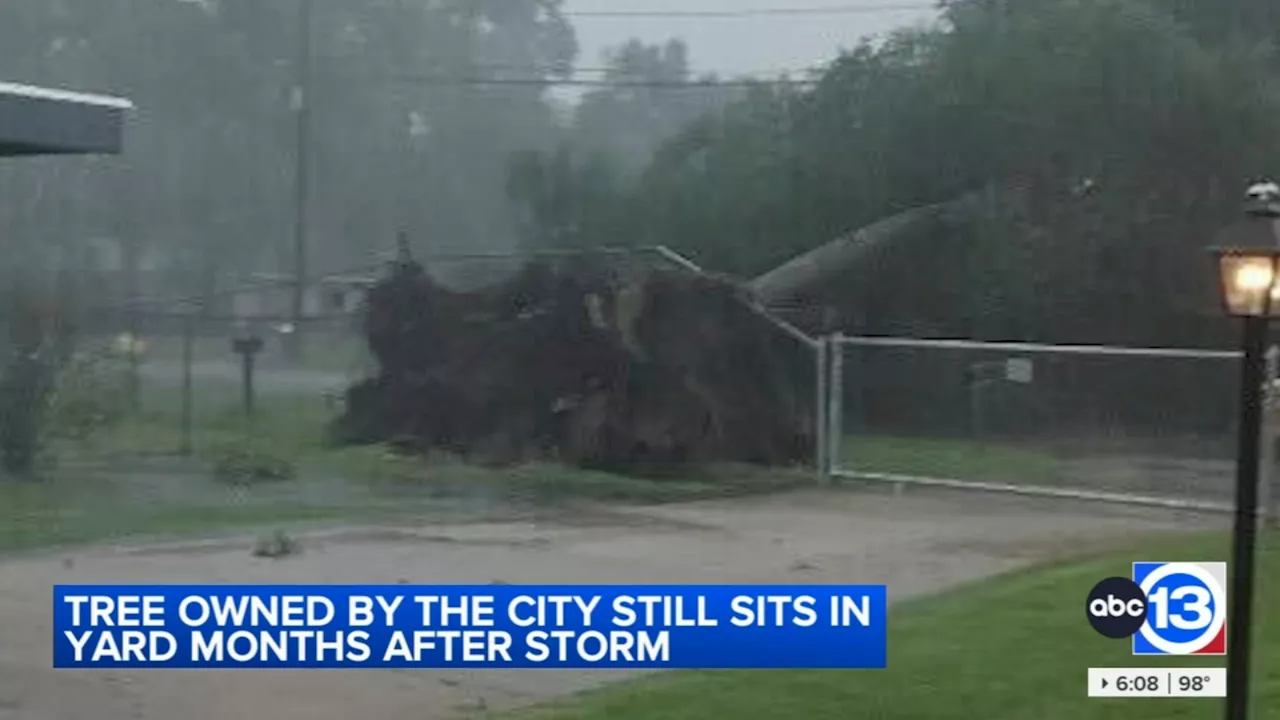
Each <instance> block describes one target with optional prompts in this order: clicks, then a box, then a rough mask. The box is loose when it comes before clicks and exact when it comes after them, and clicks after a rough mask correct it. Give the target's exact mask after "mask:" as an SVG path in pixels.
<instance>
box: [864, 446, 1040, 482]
mask: <svg viewBox="0 0 1280 720" xmlns="http://www.w3.org/2000/svg"><path fill="white" fill-rule="evenodd" d="M840 453H841V456H840V462H841V466H842V467H844V468H848V469H853V470H861V471H865V472H875V473H896V474H907V475H923V476H926V477H937V478H955V479H958V480H979V481H986V482H1005V483H1025V484H1040V485H1045V484H1053V483H1054V482H1055V481H1056V480H1057V478H1058V477H1059V471H1060V463H1059V461H1058V460H1057V459H1056V458H1054V457H1053V456H1052V455H1050V454H1049V453H1047V452H1044V451H1041V450H1035V449H1029V448H1027V447H1019V446H1013V445H1008V444H1002V443H998V442H990V443H977V442H974V441H971V440H938V439H931V438H902V437H891V436H884V435H867V436H850V437H846V438H845V439H844V443H843V445H842V446H841V448H840Z"/></svg>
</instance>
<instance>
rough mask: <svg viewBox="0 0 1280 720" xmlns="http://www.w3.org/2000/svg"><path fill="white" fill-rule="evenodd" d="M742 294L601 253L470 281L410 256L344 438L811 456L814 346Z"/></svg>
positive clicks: (373, 325)
mask: <svg viewBox="0 0 1280 720" xmlns="http://www.w3.org/2000/svg"><path fill="white" fill-rule="evenodd" d="M742 292H743V291H742V290H741V288H740V287H739V286H738V285H737V284H736V283H734V282H732V281H730V280H727V279H723V278H718V277H712V276H708V275H704V274H700V273H693V272H687V271H683V270H668V269H663V268H653V267H646V268H634V267H630V268H621V269H620V268H618V267H616V266H614V265H611V264H610V263H609V262H608V261H606V260H603V259H600V258H593V257H591V256H584V257H576V258H572V259H568V260H544V259H535V260H531V261H529V262H528V263H526V264H525V265H524V266H523V268H522V269H521V270H520V271H519V272H518V273H517V274H515V275H514V276H512V277H511V278H510V279H508V280H506V281H504V282H501V283H498V284H495V285H491V286H488V287H484V288H482V289H480V290H476V291H470V292H457V291H454V290H450V289H447V288H445V287H443V286H442V285H441V284H439V283H437V282H436V281H435V280H434V279H433V278H432V277H431V276H430V275H429V274H428V273H427V272H426V270H425V269H424V268H423V267H422V266H421V265H420V264H418V263H417V262H414V261H413V260H411V259H408V258H402V259H401V260H400V261H399V262H397V263H396V264H395V265H394V266H393V268H392V270H391V271H390V273H389V274H388V275H387V276H386V277H384V278H383V279H382V280H381V281H380V282H378V283H377V284H376V285H375V286H374V287H373V288H371V290H370V292H369V294H368V296H367V300H366V307H365V315H364V334H365V337H366V339H367V342H368V345H369V349H370V351H371V354H372V355H373V357H374V359H375V360H376V361H377V367H378V372H377V374H376V375H375V376H374V377H372V378H371V379H368V380H366V381H363V382H361V383H359V384H357V385H355V386H353V387H351V388H350V389H349V390H348V391H347V395H346V403H345V410H344V414H343V415H342V417H340V418H339V419H338V421H337V422H336V423H335V425H334V427H333V428H332V430H333V434H334V439H335V440H336V441H337V442H339V443H344V444H374V443H394V444H395V445H396V446H398V447H400V448H402V449H405V448H407V449H409V450H411V451H416V452H421V453H424V454H425V453H429V452H432V451H442V452H448V453H451V454H456V455H460V456H462V457H464V458H468V459H471V460H473V461H481V462H487V463H510V462H522V461H529V460H535V459H555V460H558V461H561V462H564V463H567V464H572V465H577V466H581V467H588V468H594V469H602V470H608V471H612V472H625V473H630V474H652V473H655V472H662V471H664V470H671V469H678V468H684V467H686V466H688V465H689V464H691V463H701V462H710V461H730V462H744V463H753V464H764V465H791V464H795V463H798V462H801V461H804V460H806V459H807V458H809V457H810V454H811V451H812V446H813V422H812V419H811V418H812V417H813V412H812V407H813V395H814V392H813V382H814V374H815V373H814V361H813V355H812V350H811V349H810V348H809V347H807V346H806V345H804V344H802V343H800V342H798V341H797V340H796V339H794V338H792V337H790V336H788V335H786V334H785V333H783V332H782V331H780V330H779V329H778V328H777V327H776V326H775V325H774V324H773V323H771V322H770V321H769V320H768V319H766V318H764V317H762V316H761V315H760V314H758V313H757V312H755V311H754V310H753V309H752V308H751V307H750V306H749V305H748V304H747V302H746V301H745V298H744V296H743V295H742Z"/></svg>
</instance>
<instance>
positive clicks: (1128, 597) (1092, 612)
mask: <svg viewBox="0 0 1280 720" xmlns="http://www.w3.org/2000/svg"><path fill="white" fill-rule="evenodd" d="M1087 609H1088V613H1089V624H1091V625H1093V629H1094V630H1097V631H1098V633H1099V634H1100V635H1103V636H1104V637H1109V638H1111V639H1113V640H1119V639H1121V638H1127V637H1130V636H1132V635H1133V634H1134V633H1136V632H1138V630H1139V629H1141V628H1142V625H1143V623H1145V622H1146V621H1147V595H1146V593H1144V592H1142V588H1141V587H1138V583H1136V582H1134V581H1132V580H1130V579H1129V578H1124V577H1109V578H1107V579H1106V580H1103V581H1102V582H1100V583H1098V584H1097V585H1094V586H1093V590H1091V591H1090V592H1089V604H1088V607H1087Z"/></svg>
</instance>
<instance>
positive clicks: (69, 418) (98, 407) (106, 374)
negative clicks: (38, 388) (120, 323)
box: [43, 355, 129, 440]
mask: <svg viewBox="0 0 1280 720" xmlns="http://www.w3.org/2000/svg"><path fill="white" fill-rule="evenodd" d="M128 373H129V367H128V365H127V364H126V363H122V362H121V361H120V360H119V359H118V358H114V357H111V356H105V355H76V356H73V357H72V358H71V359H70V360H69V361H68V362H67V364H66V365H65V366H64V367H63V368H62V370H61V371H60V372H59V373H58V376H57V379H56V380H55V382H54V386H53V388H52V391H51V392H50V393H49V397H48V398H47V399H46V408H45V417H44V422H43V425H44V431H45V433H46V434H47V435H48V436H49V437H51V438H58V439H68V440H85V439H87V438H89V437H90V436H91V435H92V434H93V433H95V432H97V431H99V430H102V429H104V428H108V427H111V426H113V425H116V424H117V423H119V422H120V421H121V420H123V419H124V418H125V416H126V414H127V413H128V411H129V375H128Z"/></svg>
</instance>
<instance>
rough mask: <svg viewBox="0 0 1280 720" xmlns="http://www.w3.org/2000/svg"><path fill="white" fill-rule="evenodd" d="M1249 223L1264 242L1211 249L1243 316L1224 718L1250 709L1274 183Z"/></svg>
mask: <svg viewBox="0 0 1280 720" xmlns="http://www.w3.org/2000/svg"><path fill="white" fill-rule="evenodd" d="M1249 198H1250V201H1251V203H1252V204H1251V206H1250V208H1249V215H1250V222H1251V223H1257V224H1262V223H1265V224H1266V225H1267V226H1268V227H1267V230H1268V232H1267V233H1266V237H1267V238H1268V242H1266V243H1265V244H1258V245H1256V246H1252V245H1251V246H1244V247H1226V248H1215V249H1214V254H1215V255H1216V257H1217V261H1218V275H1219V281H1220V283H1221V291H1222V300H1223V306H1224V309H1225V310H1226V313H1227V314H1228V315H1230V316H1232V317H1238V318H1240V319H1241V322H1242V335H1241V349H1242V351H1243V354H1244V360H1243V362H1242V363H1241V371H1240V420H1239V422H1240V427H1239V430H1238V433H1239V438H1238V441H1239V446H1238V450H1237V455H1236V503H1235V505H1236V507H1235V519H1234V526H1233V529H1232V551H1231V591H1230V595H1231V600H1230V601H1229V602H1230V606H1231V607H1230V614H1229V617H1230V619H1231V622H1230V624H1229V625H1230V629H1229V630H1228V637H1227V702H1226V718H1227V720H1245V718H1247V717H1248V712H1249V671H1250V663H1251V654H1250V632H1251V631H1252V629H1253V628H1252V625H1253V618H1252V615H1253V585H1254V583H1253V581H1254V565H1255V561H1254V558H1255V550H1256V546H1257V538H1258V485H1259V455H1260V450H1261V435H1262V384H1263V376H1264V374H1265V373H1264V370H1265V363H1266V357H1265V346H1266V339H1267V324H1268V322H1269V321H1270V320H1271V318H1273V317H1277V316H1280V245H1278V244H1277V240H1276V239H1277V234H1276V232H1275V229H1276V227H1277V218H1280V187H1277V186H1276V185H1275V184H1273V183H1265V184H1259V185H1255V186H1253V187H1252V188H1250V190H1249Z"/></svg>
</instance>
